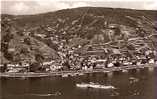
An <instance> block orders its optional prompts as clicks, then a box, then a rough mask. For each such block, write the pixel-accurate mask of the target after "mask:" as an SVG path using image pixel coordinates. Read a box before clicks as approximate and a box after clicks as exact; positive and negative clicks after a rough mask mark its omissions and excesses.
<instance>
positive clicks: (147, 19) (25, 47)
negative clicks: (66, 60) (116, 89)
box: [1, 7, 157, 63]
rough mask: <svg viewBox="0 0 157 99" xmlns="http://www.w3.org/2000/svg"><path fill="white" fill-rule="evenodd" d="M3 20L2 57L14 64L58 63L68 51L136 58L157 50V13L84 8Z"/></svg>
mask: <svg viewBox="0 0 157 99" xmlns="http://www.w3.org/2000/svg"><path fill="white" fill-rule="evenodd" d="M1 17H2V20H1V21H2V31H1V36H2V41H1V52H2V53H3V55H1V57H3V58H4V59H5V60H9V61H11V62H17V61H22V60H21V59H23V60H28V61H29V60H34V61H40V60H46V59H58V58H61V57H59V56H60V55H59V54H58V52H62V53H64V52H66V51H67V50H74V52H76V53H79V54H81V55H85V54H86V53H88V51H96V52H100V51H102V50H104V49H107V50H112V49H113V50H114V49H118V50H119V51H120V53H122V54H128V53H129V54H130V53H131V55H133V54H134V53H136V52H139V51H141V50H147V49H155V47H156V46H157V44H156V43H157V41H156V40H157V38H156V37H157V36H156V31H157V27H156V25H155V24H156V23H157V20H156V17H157V11H144V10H130V9H115V8H114V9H113V8H98V7H82V8H74V9H65V10H59V11H56V12H49V13H44V14H38V15H23V16H12V15H2V16H1ZM63 50H65V51H63ZM109 52H110V54H113V52H114V51H109ZM37 57H40V58H37ZM4 63H5V61H4Z"/></svg>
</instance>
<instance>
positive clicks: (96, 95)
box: [0, 69, 157, 99]
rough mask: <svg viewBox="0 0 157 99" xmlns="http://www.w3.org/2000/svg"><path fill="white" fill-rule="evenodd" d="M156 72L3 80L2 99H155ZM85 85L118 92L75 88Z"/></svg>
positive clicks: (1, 80)
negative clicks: (94, 85) (90, 84)
mask: <svg viewBox="0 0 157 99" xmlns="http://www.w3.org/2000/svg"><path fill="white" fill-rule="evenodd" d="M156 71H157V70H156V69H155V70H154V71H152V72H150V71H148V70H146V69H143V70H140V71H135V70H130V71H129V72H128V73H127V72H125V73H123V72H114V73H113V74H112V75H111V74H106V73H93V74H85V75H82V76H75V77H64V78H62V77H46V78H27V79H21V78H18V79H17V78H16V79H15V78H0V85H1V86H0V88H1V90H0V99H155V89H156V86H157V85H156V84H155V72H156ZM82 82H84V83H89V82H94V83H99V84H103V85H112V86H114V87H116V89H112V90H111V89H92V88H78V87H76V84H77V83H82Z"/></svg>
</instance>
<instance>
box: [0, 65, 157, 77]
mask: <svg viewBox="0 0 157 99" xmlns="http://www.w3.org/2000/svg"><path fill="white" fill-rule="evenodd" d="M155 67H156V64H144V65H138V66H137V65H132V66H121V67H112V68H104V69H93V70H78V71H56V72H46V73H34V72H25V73H0V77H11V78H29V77H50V76H62V77H68V76H79V75H83V74H86V73H94V72H104V73H108V72H114V71H127V70H130V69H142V68H148V69H154V68H155Z"/></svg>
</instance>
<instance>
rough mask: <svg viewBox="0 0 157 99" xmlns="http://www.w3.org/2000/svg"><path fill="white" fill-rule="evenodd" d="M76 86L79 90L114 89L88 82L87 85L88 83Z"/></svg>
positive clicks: (109, 86)
mask: <svg viewBox="0 0 157 99" xmlns="http://www.w3.org/2000/svg"><path fill="white" fill-rule="evenodd" d="M76 86H77V87H80V88H98V89H115V87H114V86H111V85H108V86H105V85H100V84H96V83H92V82H90V83H89V84H88V83H82V84H76Z"/></svg>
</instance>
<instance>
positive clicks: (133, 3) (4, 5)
mask: <svg viewBox="0 0 157 99" xmlns="http://www.w3.org/2000/svg"><path fill="white" fill-rule="evenodd" d="M0 3H1V4H0V11H1V13H2V14H14V15H26V14H27V15H28V14H38V13H46V12H52V11H56V10H61V9H69V8H76V7H87V6H90V7H112V8H129V9H139V10H157V0H1V2H0Z"/></svg>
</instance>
